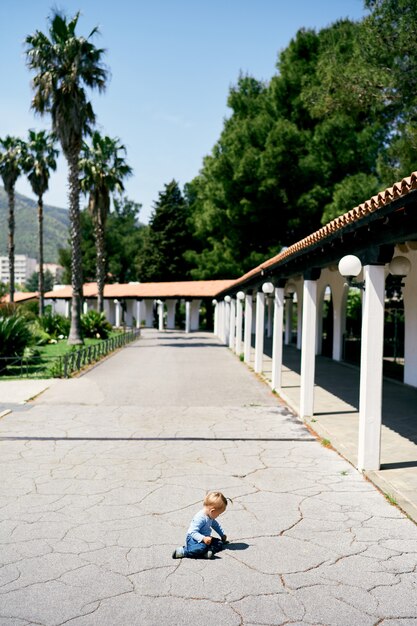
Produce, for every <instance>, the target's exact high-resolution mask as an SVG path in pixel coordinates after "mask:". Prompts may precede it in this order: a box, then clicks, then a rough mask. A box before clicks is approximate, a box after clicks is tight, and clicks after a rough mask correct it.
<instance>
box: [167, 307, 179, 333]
mask: <svg viewBox="0 0 417 626" xmlns="http://www.w3.org/2000/svg"><path fill="white" fill-rule="evenodd" d="M176 304H177V301H176V300H167V301H166V305H167V328H169V329H170V330H173V329H174V328H175V308H176Z"/></svg>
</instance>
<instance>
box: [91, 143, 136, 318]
mask: <svg viewBox="0 0 417 626" xmlns="http://www.w3.org/2000/svg"><path fill="white" fill-rule="evenodd" d="M125 153H126V148H125V147H124V146H123V145H122V144H121V143H120V141H119V139H117V138H114V139H112V138H110V137H107V136H101V135H100V133H98V132H97V131H96V132H94V133H93V136H92V140H91V146H89V145H88V144H86V143H84V145H83V149H82V157H81V160H80V170H81V173H82V178H81V189H82V190H83V191H84V193H85V194H88V196H89V200H88V210H89V211H90V214H91V217H92V220H93V224H94V233H95V243H96V259H97V270H96V280H97V292H98V297H97V309H98V311H100V313H101V312H103V310H104V301H103V294H104V283H105V278H106V271H105V265H106V249H105V229H106V221H107V216H108V214H109V211H110V196H111V194H114V193H115V192H118V193H122V192H123V191H124V187H123V180H124V179H125V178H127V177H128V176H130V175H131V173H132V168H131V167H130V166H129V165H128V164H127V163H126V160H125V157H124V154H125Z"/></svg>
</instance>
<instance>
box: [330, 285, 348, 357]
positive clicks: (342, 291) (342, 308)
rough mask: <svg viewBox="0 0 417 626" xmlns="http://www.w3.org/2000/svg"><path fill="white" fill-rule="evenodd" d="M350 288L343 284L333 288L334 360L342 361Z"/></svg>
mask: <svg viewBox="0 0 417 626" xmlns="http://www.w3.org/2000/svg"><path fill="white" fill-rule="evenodd" d="M347 291H348V287H347V286H346V287H345V286H344V284H343V283H341V284H340V285H338V286H337V287H336V286H334V287H333V288H332V296H333V347H332V359H333V360H334V361H341V360H342V351H343V335H344V334H345V330H346V300H347V298H346V293H347Z"/></svg>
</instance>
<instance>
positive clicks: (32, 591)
mask: <svg viewBox="0 0 417 626" xmlns="http://www.w3.org/2000/svg"><path fill="white" fill-rule="evenodd" d="M286 376H287V374H286ZM290 376H293V375H290V374H288V378H287V379H286V381H285V383H284V384H285V385H286V389H287V391H288V392H289V393H290V390H291V388H292V386H293V385H296V384H297V381H296V378H293V379H291V378H290ZM22 382H24V381H22ZM3 384H4V385H7V383H3V382H0V396H1V394H2V389H3V388H2V385H3ZM347 406H348V405H346V407H347ZM331 408H332V407H330V410H331ZM9 409H11V412H9V413H8V414H7V415H5V416H4V417H3V418H2V419H1V420H0V463H1V467H0V471H1V476H2V481H1V483H0V490H1V494H0V495H1V508H0V511H1V513H0V542H1V561H2V565H3V567H2V568H1V570H0V572H1V584H0V622H1V624H4V625H5V626H6V625H10V626H11V625H15V624H16V625H17V624H28V625H29V624H42V625H45V626H58V625H61V624H64V623H65V624H67V625H68V624H73V625H74V626H96V625H97V626H99V625H100V626H102V625H103V624H112V625H113V624H121V625H129V626H130V625H132V626H156V625H158V626H168V625H172V624H175V625H176V626H189V625H190V624H200V625H201V626H214V625H215V624H216V625H218V624H221V625H222V626H241V625H243V626H250V625H253V624H265V625H268V626H272V625H283V624H289V623H292V624H298V625H299V626H304V625H306V626H307V625H314V624H321V625H329V626H352V624H360V625H361V626H368V625H369V626H374V625H375V624H383V625H384V626H399V625H400V624H401V625H403V626H405V625H407V626H408V625H410V626H411V624H415V623H416V622H417V600H416V593H415V591H416V586H417V573H416V568H415V564H416V552H417V527H416V525H415V524H414V523H413V522H412V521H410V520H409V519H407V517H406V516H405V515H404V514H403V513H402V512H401V511H400V510H399V509H398V508H396V507H394V506H392V505H391V504H389V503H388V502H387V501H386V499H385V498H384V497H383V495H382V494H381V493H380V492H379V491H378V490H377V489H375V487H374V486H373V485H372V484H371V483H370V482H369V481H367V480H366V479H365V478H364V477H363V476H362V475H361V474H360V473H359V472H358V471H357V470H356V469H355V468H354V467H352V466H351V465H350V464H349V463H348V462H347V461H346V460H344V459H343V458H342V457H341V456H339V455H338V454H337V453H336V452H335V451H334V450H331V449H328V448H326V447H324V446H323V445H320V442H319V441H317V439H316V438H315V437H313V436H312V435H311V433H310V432H309V431H308V429H307V428H306V427H305V426H304V424H303V423H302V422H301V421H300V420H299V419H298V418H297V417H296V416H295V415H294V414H293V413H292V412H291V411H290V410H289V409H288V408H287V406H286V405H284V404H283V403H282V401H280V399H279V398H277V396H276V395H274V394H272V392H271V391H270V389H269V387H268V385H266V384H265V383H264V382H262V381H260V380H259V378H258V377H257V376H256V375H255V374H254V373H253V372H251V371H250V369H249V368H248V367H246V366H245V365H243V364H242V363H241V362H240V361H239V359H238V358H237V357H236V355H234V354H233V353H232V352H231V351H230V350H229V349H228V348H226V347H225V346H224V345H222V344H221V342H220V341H219V340H218V339H216V338H215V337H214V336H213V335H211V334H208V333H193V334H185V333H179V332H171V331H164V332H158V331H154V330H145V331H144V332H143V336H142V338H141V339H140V340H138V341H137V342H136V343H133V344H129V346H128V347H126V348H124V349H122V350H120V351H119V352H118V353H116V354H114V355H112V356H111V357H110V358H108V359H107V360H105V361H104V362H101V363H100V364H98V365H97V366H95V367H94V368H93V369H91V370H90V371H88V372H87V373H85V374H84V375H83V376H80V377H78V378H74V379H69V380H60V381H54V382H53V384H52V385H51V386H50V388H49V389H47V390H46V391H44V392H43V393H41V395H39V396H38V397H37V398H35V399H34V400H32V401H30V402H28V403H26V404H24V405H21V404H15V405H14V406H13V405H12V404H11V405H10V406H9ZM324 412H325V411H324ZM317 417H318V419H321V418H320V416H317ZM322 417H325V416H324V415H323V416H322ZM209 489H219V490H221V491H223V492H224V493H225V494H226V495H227V496H228V497H230V498H232V499H233V504H230V505H229V506H228V510H227V511H226V512H225V514H224V515H223V516H222V518H221V521H222V524H223V525H224V528H225V529H226V532H227V534H228V536H229V538H230V541H231V543H230V545H229V546H228V547H227V549H226V550H225V551H224V552H222V553H220V554H219V555H218V556H217V557H216V558H215V559H214V560H212V561H208V560H190V559H184V560H173V559H172V558H171V552H172V550H173V548H174V547H176V546H177V545H180V544H181V543H182V542H183V540H184V535H185V532H186V529H187V527H188V524H189V522H190V518H191V516H192V515H193V514H194V512H196V510H198V509H199V508H200V506H201V501H202V498H203V497H204V494H205V492H206V490H209Z"/></svg>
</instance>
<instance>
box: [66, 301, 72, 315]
mask: <svg viewBox="0 0 417 626" xmlns="http://www.w3.org/2000/svg"><path fill="white" fill-rule="evenodd" d="M70 315H71V300H65V317H70Z"/></svg>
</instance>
